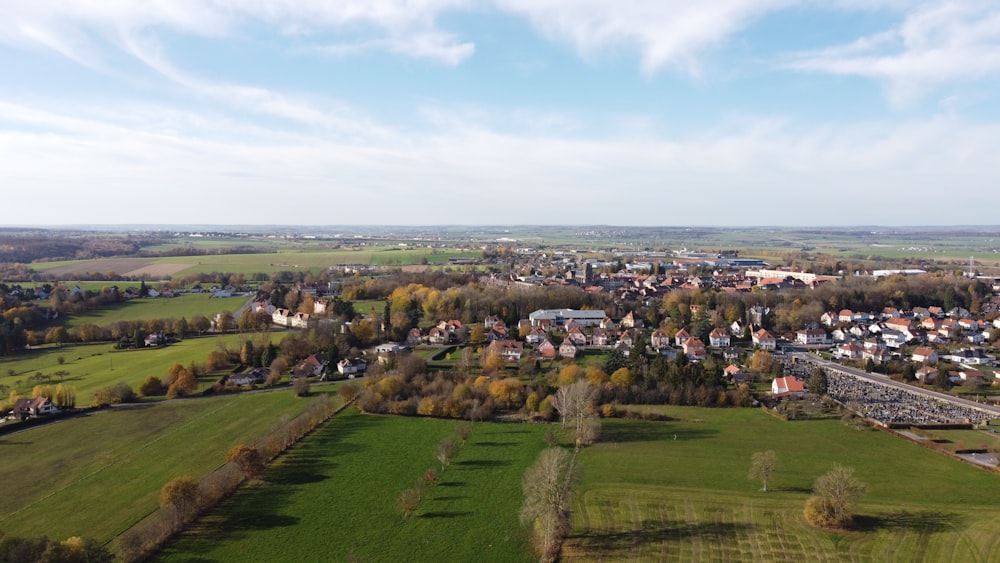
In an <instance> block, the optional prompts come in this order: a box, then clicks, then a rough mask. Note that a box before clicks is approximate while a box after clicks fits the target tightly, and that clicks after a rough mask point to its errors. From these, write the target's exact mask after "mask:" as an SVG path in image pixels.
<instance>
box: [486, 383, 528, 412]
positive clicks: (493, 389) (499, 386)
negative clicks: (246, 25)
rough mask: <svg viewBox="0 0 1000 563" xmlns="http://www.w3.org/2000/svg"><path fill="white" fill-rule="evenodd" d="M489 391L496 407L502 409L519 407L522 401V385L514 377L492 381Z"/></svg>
mask: <svg viewBox="0 0 1000 563" xmlns="http://www.w3.org/2000/svg"><path fill="white" fill-rule="evenodd" d="M489 390H490V395H491V396H492V397H493V398H494V400H496V404H497V406H498V407H499V408H502V409H509V408H515V407H520V406H521V405H522V403H523V401H524V384H523V383H521V380H520V379H517V378H516V377H505V378H503V379H499V380H497V381H493V382H492V383H490V386H489Z"/></svg>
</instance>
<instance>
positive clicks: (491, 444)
mask: <svg viewBox="0 0 1000 563" xmlns="http://www.w3.org/2000/svg"><path fill="white" fill-rule="evenodd" d="M472 445H473V446H486V447H490V448H503V447H509V446H516V445H517V442H474V443H473V444H472Z"/></svg>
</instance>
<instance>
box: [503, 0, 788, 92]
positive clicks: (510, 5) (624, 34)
mask: <svg viewBox="0 0 1000 563" xmlns="http://www.w3.org/2000/svg"><path fill="white" fill-rule="evenodd" d="M496 1H497V3H498V5H499V6H500V7H501V8H502V9H505V10H509V11H512V12H514V13H518V14H522V15H524V16H525V17H527V18H528V19H529V20H530V21H531V22H532V24H533V25H534V26H535V27H536V28H538V29H539V30H541V31H542V32H543V33H544V34H545V35H546V36H548V37H550V38H551V39H553V40H556V41H560V42H565V43H568V44H569V45H571V46H572V47H573V48H574V49H576V50H577V51H578V52H579V53H581V54H582V55H584V56H594V55H596V54H597V53H599V52H601V51H605V50H609V49H612V50H613V49H621V48H625V49H632V50H635V51H637V52H638V53H639V57H640V60H641V67H642V70H643V71H644V72H645V73H648V74H651V73H654V72H656V71H659V70H661V69H664V68H675V69H679V70H681V71H683V72H686V73H689V74H692V75H698V74H699V73H700V68H701V65H700V62H699V60H700V57H701V55H702V54H703V53H704V52H705V51H706V50H709V49H712V48H716V47H718V46H720V45H721V44H722V43H724V42H725V41H726V40H727V39H728V38H729V37H730V36H732V35H733V34H734V33H737V32H739V31H742V30H743V29H745V28H746V27H748V26H749V25H751V24H752V23H754V21H755V20H757V19H758V18H760V17H761V16H763V15H765V14H767V13H769V12H773V11H776V10H779V9H781V8H784V7H788V6H791V5H795V4H798V3H799V2H798V0H716V1H713V2H690V1H688V0H665V1H660V2H649V1H648V0H619V1H616V2H606V1H602V0H496Z"/></svg>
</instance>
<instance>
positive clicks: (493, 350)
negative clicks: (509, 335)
mask: <svg viewBox="0 0 1000 563" xmlns="http://www.w3.org/2000/svg"><path fill="white" fill-rule="evenodd" d="M523 352H524V344H523V343H521V342H518V341H516V340H496V341H494V342H491V343H490V345H489V346H487V347H486V353H487V354H490V355H493V354H496V355H499V356H500V357H501V358H503V359H504V361H506V362H510V363H516V362H518V361H519V360H520V359H521V355H522V354H523Z"/></svg>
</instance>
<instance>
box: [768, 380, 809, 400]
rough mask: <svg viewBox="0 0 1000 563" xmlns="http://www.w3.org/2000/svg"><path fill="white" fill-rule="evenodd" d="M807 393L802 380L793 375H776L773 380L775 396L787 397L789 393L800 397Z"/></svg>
mask: <svg viewBox="0 0 1000 563" xmlns="http://www.w3.org/2000/svg"><path fill="white" fill-rule="evenodd" d="M805 393H806V388H805V386H804V385H802V382H801V381H799V380H798V379H795V378H794V377H792V376H788V377H775V378H774V381H772V382H771V395H773V396H775V397H787V396H789V395H793V396H796V397H799V396H802V395H805Z"/></svg>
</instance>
